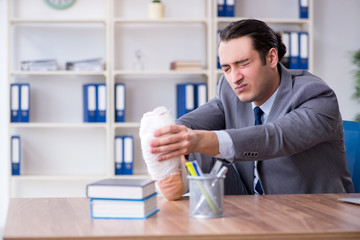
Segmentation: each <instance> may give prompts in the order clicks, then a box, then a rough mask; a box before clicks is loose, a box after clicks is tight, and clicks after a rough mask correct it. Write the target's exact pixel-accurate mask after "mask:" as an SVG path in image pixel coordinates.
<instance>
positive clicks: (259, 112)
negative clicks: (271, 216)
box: [254, 107, 264, 195]
mask: <svg viewBox="0 0 360 240" xmlns="http://www.w3.org/2000/svg"><path fill="white" fill-rule="evenodd" d="M263 113H264V112H263V111H262V110H261V108H259V107H255V108H254V115H255V125H261V124H262V121H261V116H262V115H263ZM255 172H256V162H255V163H254V176H255V177H254V178H255V179H254V183H255V192H257V193H258V194H260V195H262V194H263V193H264V192H263V190H262V187H261V184H260V181H259V178H257V177H256V175H255Z"/></svg>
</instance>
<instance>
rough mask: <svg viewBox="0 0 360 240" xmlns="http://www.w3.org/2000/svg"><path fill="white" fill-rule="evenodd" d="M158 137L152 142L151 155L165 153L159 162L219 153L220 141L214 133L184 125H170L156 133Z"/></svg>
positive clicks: (159, 158)
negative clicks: (187, 156)
mask: <svg viewBox="0 0 360 240" xmlns="http://www.w3.org/2000/svg"><path fill="white" fill-rule="evenodd" d="M154 136H155V137H157V138H156V139H154V140H153V141H151V142H150V145H151V153H153V154H156V153H165V154H162V155H160V156H159V157H158V158H157V160H158V161H163V160H167V159H171V158H174V157H178V156H180V155H187V154H189V153H193V152H198V153H202V154H206V155H209V156H216V155H217V154H218V153H219V141H218V138H217V135H216V133H215V132H213V131H207V130H192V129H190V128H188V127H186V126H183V125H169V126H166V127H163V128H160V129H158V130H156V131H155V132H154Z"/></svg>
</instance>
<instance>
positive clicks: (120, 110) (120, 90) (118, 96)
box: [115, 83, 125, 122]
mask: <svg viewBox="0 0 360 240" xmlns="http://www.w3.org/2000/svg"><path fill="white" fill-rule="evenodd" d="M115 122H125V84H124V83H117V84H115Z"/></svg>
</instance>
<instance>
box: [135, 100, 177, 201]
mask: <svg viewBox="0 0 360 240" xmlns="http://www.w3.org/2000/svg"><path fill="white" fill-rule="evenodd" d="M172 124H175V120H174V118H173V117H172V116H171V114H170V113H169V111H168V110H167V109H166V108H165V107H158V108H155V109H154V110H153V111H152V112H148V113H145V114H144V115H143V117H142V119H141V122H140V130H139V135H140V140H141V150H142V155H143V158H144V160H145V163H146V166H147V169H148V172H149V174H150V176H151V177H152V178H153V179H154V180H157V185H158V187H159V189H160V191H161V193H162V194H163V195H164V197H165V198H166V199H168V200H176V199H178V198H180V197H181V196H182V195H183V194H184V183H183V180H182V167H181V160H180V156H177V157H173V158H171V159H168V160H166V161H161V162H160V161H157V158H158V157H159V156H160V155H161V154H162V153H157V154H153V153H151V146H150V142H151V141H152V140H153V139H155V137H154V132H155V130H157V129H159V128H162V127H164V126H167V125H172Z"/></svg>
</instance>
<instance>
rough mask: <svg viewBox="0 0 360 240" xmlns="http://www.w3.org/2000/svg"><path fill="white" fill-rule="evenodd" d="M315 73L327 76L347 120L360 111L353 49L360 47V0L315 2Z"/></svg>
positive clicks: (320, 0) (319, 0) (325, 78)
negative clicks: (355, 89) (359, 25)
mask: <svg viewBox="0 0 360 240" xmlns="http://www.w3.org/2000/svg"><path fill="white" fill-rule="evenodd" d="M314 5H315V6H314V8H315V9H316V12H315V13H314V22H315V23H314V32H315V34H314V41H315V44H314V45H315V49H314V50H315V54H314V55H315V70H314V73H315V74H317V75H318V76H320V77H321V78H323V79H324V80H325V81H326V82H327V83H328V84H329V85H330V87H332V88H333V89H334V91H335V93H336V94H337V97H338V100H339V104H340V111H341V114H342V117H343V119H344V120H353V119H354V117H355V115H356V113H360V102H357V101H355V100H354V99H352V97H351V96H352V94H353V93H354V78H353V72H352V71H353V70H354V65H352V63H351V59H350V56H351V52H353V51H355V50H357V49H360V31H359V27H358V26H357V25H358V23H359V22H360V14H359V12H360V1H357V0H346V1H338V0H316V1H314Z"/></svg>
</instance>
